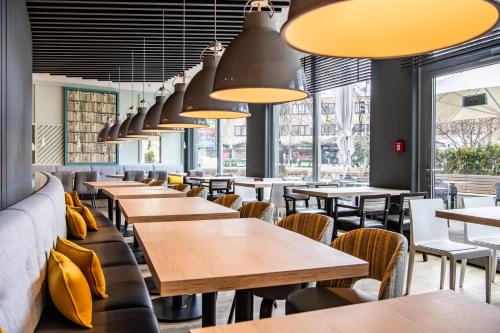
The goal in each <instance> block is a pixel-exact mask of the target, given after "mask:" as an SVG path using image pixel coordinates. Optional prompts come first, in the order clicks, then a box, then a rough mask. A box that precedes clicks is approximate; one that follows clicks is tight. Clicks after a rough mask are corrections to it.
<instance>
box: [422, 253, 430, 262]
mask: <svg viewBox="0 0 500 333" xmlns="http://www.w3.org/2000/svg"><path fill="white" fill-rule="evenodd" d="M422 260H423V261H424V262H427V260H429V258H427V253H425V252H422Z"/></svg>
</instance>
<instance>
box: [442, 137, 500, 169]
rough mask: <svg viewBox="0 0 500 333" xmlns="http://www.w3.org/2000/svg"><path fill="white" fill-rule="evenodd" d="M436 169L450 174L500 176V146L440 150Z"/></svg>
mask: <svg viewBox="0 0 500 333" xmlns="http://www.w3.org/2000/svg"><path fill="white" fill-rule="evenodd" d="M436 168H438V169H443V171H444V173H450V174H466V175H467V174H469V175H495V176H497V175H500V144H495V145H484V146H480V147H477V148H467V147H461V148H453V149H443V150H438V151H436Z"/></svg>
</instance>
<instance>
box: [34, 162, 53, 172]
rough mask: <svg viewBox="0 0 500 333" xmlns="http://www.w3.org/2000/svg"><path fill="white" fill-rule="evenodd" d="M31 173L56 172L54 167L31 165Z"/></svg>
mask: <svg viewBox="0 0 500 333" xmlns="http://www.w3.org/2000/svg"><path fill="white" fill-rule="evenodd" d="M32 170H33V173H35V172H47V173H52V172H55V171H56V166H55V165H43V164H33V167H32Z"/></svg>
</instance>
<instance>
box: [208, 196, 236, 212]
mask: <svg viewBox="0 0 500 333" xmlns="http://www.w3.org/2000/svg"><path fill="white" fill-rule="evenodd" d="M214 203H216V204H219V205H221V206H224V207H227V208H231V209H238V208H240V207H241V197H240V196H239V195H238V194H226V195H224V196H222V197H219V198H217V199H215V200H214Z"/></svg>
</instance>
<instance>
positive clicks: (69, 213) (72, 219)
mask: <svg viewBox="0 0 500 333" xmlns="http://www.w3.org/2000/svg"><path fill="white" fill-rule="evenodd" d="M66 224H67V225H68V229H69V234H70V235H71V236H72V237H74V238H76V239H85V238H87V224H86V223H85V219H84V218H83V216H82V215H81V214H80V213H78V211H76V210H74V209H73V208H71V207H69V206H66Z"/></svg>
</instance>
